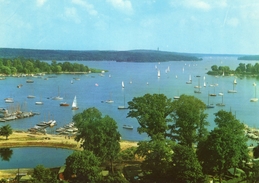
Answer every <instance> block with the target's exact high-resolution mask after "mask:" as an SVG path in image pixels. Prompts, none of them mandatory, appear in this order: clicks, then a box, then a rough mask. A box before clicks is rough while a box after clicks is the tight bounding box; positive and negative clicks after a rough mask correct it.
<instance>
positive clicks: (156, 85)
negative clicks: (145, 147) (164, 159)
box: [0, 57, 259, 168]
mask: <svg viewBox="0 0 259 183" xmlns="http://www.w3.org/2000/svg"><path fill="white" fill-rule="evenodd" d="M241 62H242V63H246V64H247V63H251V64H253V65H254V64H255V62H253V61H249V62H248V61H238V60H237V58H236V57H205V58H203V61H198V62H192V61H189V62H187V61H172V62H161V63H120V62H115V61H101V62H100V61H98V62H97V61H82V62H80V63H82V64H84V65H87V66H89V67H91V68H98V69H103V70H108V71H109V72H108V73H105V74H104V76H100V75H99V74H89V75H80V76H79V78H80V80H74V84H71V83H70V82H71V80H73V78H74V77H77V76H75V75H73V74H61V75H57V77H56V78H49V79H48V80H44V79H43V78H32V79H33V80H34V83H33V84H29V83H26V79H27V78H14V77H8V78H7V79H6V80H0V107H5V108H7V109H13V108H15V106H17V105H18V104H19V105H21V106H22V109H23V111H34V112H40V115H35V116H34V117H31V118H25V119H19V120H14V121H10V122H6V123H0V126H2V125H5V124H10V125H11V126H12V128H13V129H20V130H27V129H28V128H31V127H33V126H34V125H36V124H37V123H39V122H40V121H43V120H47V119H55V120H56V121H57V126H55V127H54V128H51V129H48V133H55V129H56V128H58V127H61V126H63V125H65V124H67V123H69V122H71V121H72V117H73V115H75V114H77V113H80V112H82V111H83V110H85V109H87V108H89V107H96V108H98V109H99V110H100V111H101V113H102V114H103V115H109V116H110V117H112V118H113V119H114V120H115V121H116V122H117V124H118V130H119V132H120V134H121V137H122V139H123V140H130V141H139V140H145V139H147V136H146V135H145V134H139V133H138V132H137V127H138V126H139V125H138V122H137V120H136V119H132V118H127V117H126V116H127V113H128V110H118V109H117V107H118V106H119V105H123V104H124V96H125V100H126V102H128V101H130V100H132V99H133V97H140V96H143V95H144V94H146V93H150V94H154V93H163V94H165V95H166V96H167V97H168V98H173V97H174V96H175V95H181V94H186V95H193V96H195V97H197V98H199V99H201V100H202V101H203V102H204V103H206V104H207V102H208V92H210V93H214V87H210V85H211V84H216V83H217V84H218V86H216V87H215V93H219V92H223V93H224V98H223V99H224V103H225V104H226V106H225V107H218V106H215V108H213V109H208V110H207V111H206V112H207V113H208V115H209V116H208V121H209V123H210V126H209V127H208V129H209V130H211V129H213V128H214V127H215V124H214V115H213V114H214V113H215V112H217V111H218V110H220V109H224V110H227V111H229V110H231V111H232V112H233V113H234V114H235V115H236V117H237V119H239V120H240V121H241V122H244V123H246V124H248V125H249V126H251V127H257V128H258V126H259V125H258V119H259V113H258V109H259V102H255V103H252V102H250V98H252V97H254V94H255V90H254V87H253V83H254V82H256V83H257V84H259V82H258V78H255V77H244V78H243V79H240V78H237V85H236V88H235V89H236V90H237V93H234V94H231V93H227V90H231V89H232V88H233V84H232V83H233V80H234V79H235V77H234V76H225V77H222V76H219V77H215V76H208V75H207V74H206V72H207V71H208V70H210V68H211V66H212V65H218V66H229V67H230V69H235V68H236V67H237V66H238V65H239V63H241ZM49 63H50V62H49ZM155 66H157V68H158V69H159V70H160V71H161V77H160V78H158V77H157V70H156V68H155ZM168 66H169V67H170V72H167V73H166V72H165V70H166V69H167V68H168ZM109 75H110V76H111V77H109ZM189 75H191V76H192V80H193V83H192V84H186V81H188V79H189ZM197 75H199V76H201V77H200V83H201V85H203V82H204V76H205V81H206V84H207V87H202V89H201V92H202V93H201V94H196V93H194V90H195V88H194V86H196V85H198V82H199V81H198V78H197V77H195V76H197ZM176 76H177V78H176ZM122 81H124V83H125V88H124V89H122V87H121V82H122ZM130 81H132V83H131V84H130ZM147 82H148V85H147ZM18 84H23V87H22V88H19V89H18V88H17V87H16V86H17V85H18ZM96 84H98V86H96ZM58 91H59V93H60V96H62V97H64V99H63V101H66V102H68V103H70V106H69V107H60V106H59V103H60V101H55V100H51V99H49V98H51V97H54V96H57V95H58ZM257 91H258V90H257ZM29 94H33V95H35V96H36V98H34V99H28V98H27V95H29ZM75 95H76V96H77V101H78V106H79V110H77V111H72V110H71V103H72V101H73V98H74V96H75ZM257 96H258V97H259V95H258V94H257ZM6 97H13V98H14V100H15V103H13V104H7V103H5V102H4V100H3V99H4V98H6ZM108 99H112V100H114V103H112V104H107V103H103V102H102V101H105V100H108ZM40 100H42V101H43V102H44V105H42V106H40V105H35V102H36V101H40ZM221 100H222V98H221V96H216V97H210V103H213V104H216V103H220V102H221ZM124 124H130V125H132V126H133V127H134V129H133V130H127V129H123V128H122V126H123V125H124ZM33 149H34V148H31V149H29V150H28V151H27V150H26V151H25V153H22V152H19V151H18V152H17V153H15V154H17V155H18V156H24V157H27V153H30V152H31V153H32V154H37V152H36V153H33V151H34V150H33ZM37 149H38V148H36V150H35V151H37ZM24 154H26V155H24ZM42 154H43V157H42V158H40V159H43V160H42V161H43V163H45V162H53V157H52V156H54V157H55V158H56V157H57V156H56V154H58V153H55V152H53V153H50V154H49V149H45V150H42ZM58 156H59V155H58ZM14 159H16V158H14ZM64 159H65V158H62V160H61V161H62V162H60V163H59V166H60V165H62V164H63V161H64ZM16 161H17V160H15V162H16ZM15 162H13V163H12V164H10V168H14V167H17V166H16V165H15V164H17V165H18V166H19V164H18V162H16V163H15ZM8 163H10V162H8ZM22 164H24V165H25V164H26V165H27V164H28V166H29V167H32V166H31V164H30V162H25V163H22ZM36 164H39V162H37V163H36ZM1 166H2V162H1ZM45 166H49V165H45ZM51 166H52V165H51Z"/></svg>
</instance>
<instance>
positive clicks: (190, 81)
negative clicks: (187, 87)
mask: <svg viewBox="0 0 259 183" xmlns="http://www.w3.org/2000/svg"><path fill="white" fill-rule="evenodd" d="M186 84H192V76H191V75H189V81H187V82H186Z"/></svg>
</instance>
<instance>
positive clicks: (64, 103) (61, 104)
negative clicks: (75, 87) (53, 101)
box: [59, 102, 69, 106]
mask: <svg viewBox="0 0 259 183" xmlns="http://www.w3.org/2000/svg"><path fill="white" fill-rule="evenodd" d="M59 105H60V106H69V104H68V103H66V102H61V103H60V104H59Z"/></svg>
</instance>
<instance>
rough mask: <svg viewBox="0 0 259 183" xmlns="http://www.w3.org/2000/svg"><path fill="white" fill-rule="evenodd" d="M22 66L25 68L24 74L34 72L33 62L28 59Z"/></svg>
mask: <svg viewBox="0 0 259 183" xmlns="http://www.w3.org/2000/svg"><path fill="white" fill-rule="evenodd" d="M24 68H26V71H27V73H26V74H31V73H33V72H34V65H33V62H31V61H30V60H27V61H26V62H25V66H24Z"/></svg>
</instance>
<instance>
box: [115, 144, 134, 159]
mask: <svg viewBox="0 0 259 183" xmlns="http://www.w3.org/2000/svg"><path fill="white" fill-rule="evenodd" d="M136 151H137V147H130V148H127V149H125V150H123V151H120V153H119V159H120V160H121V161H131V160H134V159H135V154H136Z"/></svg>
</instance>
